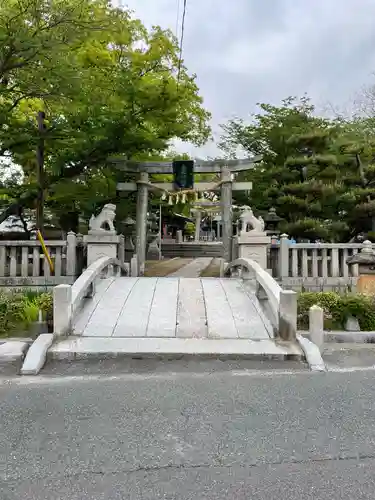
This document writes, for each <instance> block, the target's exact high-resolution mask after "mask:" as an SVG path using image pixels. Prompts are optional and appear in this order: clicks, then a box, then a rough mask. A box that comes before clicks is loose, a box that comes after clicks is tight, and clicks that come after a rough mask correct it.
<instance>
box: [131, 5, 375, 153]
mask: <svg viewBox="0 0 375 500" xmlns="http://www.w3.org/2000/svg"><path fill="white" fill-rule="evenodd" d="M178 1H179V3H180V16H181V7H182V3H183V1H182V0H127V1H126V2H123V4H124V5H125V4H127V5H128V6H129V7H130V8H132V9H133V10H134V11H135V13H136V15H137V17H139V18H140V19H141V20H142V21H143V22H144V23H145V24H146V26H148V27H151V26H152V25H154V24H159V25H161V26H162V27H165V28H170V29H172V30H173V31H175V30H176V19H177V5H178ZM374 48H375V0H345V1H344V2H343V1H342V0H304V1H296V0H262V1H259V0H233V1H231V2H225V1H221V2H218V1H217V0H199V1H197V0H187V16H186V26H185V43H184V59H185V64H186V65H187V67H188V69H189V71H190V72H192V73H197V78H198V84H199V86H200V89H201V93H202V95H203V97H204V99H205V105H206V106H207V107H208V108H209V110H210V111H211V112H212V114H213V120H212V125H213V128H214V131H215V133H216V136H217V134H218V133H219V128H218V125H219V124H220V123H223V122H224V121H226V120H227V119H229V118H230V117H232V116H235V115H237V116H241V117H243V118H246V117H247V116H248V115H249V114H250V113H252V112H254V111H255V109H256V103H257V102H272V103H278V102H280V100H281V99H283V98H284V97H287V96H289V95H302V94H304V93H305V92H307V93H308V94H309V95H310V96H311V97H312V98H313V99H314V101H315V102H316V103H317V104H318V106H319V105H321V106H323V105H324V104H325V103H326V102H327V101H330V102H332V103H334V104H335V105H338V106H340V105H344V104H346V103H347V102H348V100H350V99H352V97H353V94H354V93H355V92H356V91H357V90H359V89H360V88H361V86H362V85H363V84H364V83H366V82H368V81H369V80H370V75H371V74H372V73H373V71H375V50H374ZM181 148H183V146H181ZM202 151H203V153H205V154H208V155H213V154H215V152H216V148H215V147H214V145H212V144H208V145H207V146H206V147H205V148H203V150H201V152H202ZM189 152H190V149H189Z"/></svg>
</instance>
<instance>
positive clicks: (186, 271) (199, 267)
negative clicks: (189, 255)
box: [168, 257, 212, 278]
mask: <svg viewBox="0 0 375 500" xmlns="http://www.w3.org/2000/svg"><path fill="white" fill-rule="evenodd" d="M211 261H212V257H198V258H197V259H194V260H192V261H191V262H189V263H188V264H186V265H185V266H183V267H180V269H178V270H177V271H175V272H173V273H171V274H168V276H170V277H172V276H173V277H179V278H198V277H199V276H200V274H201V272H202V271H203V270H204V269H206V267H208V266H209V265H210V264H211Z"/></svg>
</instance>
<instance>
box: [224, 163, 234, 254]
mask: <svg viewBox="0 0 375 500" xmlns="http://www.w3.org/2000/svg"><path fill="white" fill-rule="evenodd" d="M221 181H222V184H221V220H222V231H223V232H222V241H223V258H224V260H225V261H226V262H230V261H231V260H232V232H233V228H232V178H231V172H230V170H229V169H228V167H222V169H221Z"/></svg>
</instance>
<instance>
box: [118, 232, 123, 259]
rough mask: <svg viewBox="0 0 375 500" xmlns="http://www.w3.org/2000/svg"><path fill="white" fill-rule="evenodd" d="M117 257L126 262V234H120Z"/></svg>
mask: <svg viewBox="0 0 375 500" xmlns="http://www.w3.org/2000/svg"><path fill="white" fill-rule="evenodd" d="M117 258H118V260H119V261H120V262H122V263H124V262H125V236H124V235H123V234H120V235H119V244H118V250H117Z"/></svg>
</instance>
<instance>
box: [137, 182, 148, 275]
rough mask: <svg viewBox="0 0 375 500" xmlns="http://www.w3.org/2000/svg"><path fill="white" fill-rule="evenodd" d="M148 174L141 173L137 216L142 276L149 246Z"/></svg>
mask: <svg viewBox="0 0 375 500" xmlns="http://www.w3.org/2000/svg"><path fill="white" fill-rule="evenodd" d="M145 183H148V174H147V172H141V173H140V176H139V181H138V183H137V185H138V193H137V216H136V241H135V252H136V255H137V261H138V272H139V275H140V276H142V275H143V273H144V268H145V261H146V245H147V208H148V187H147V184H145Z"/></svg>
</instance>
